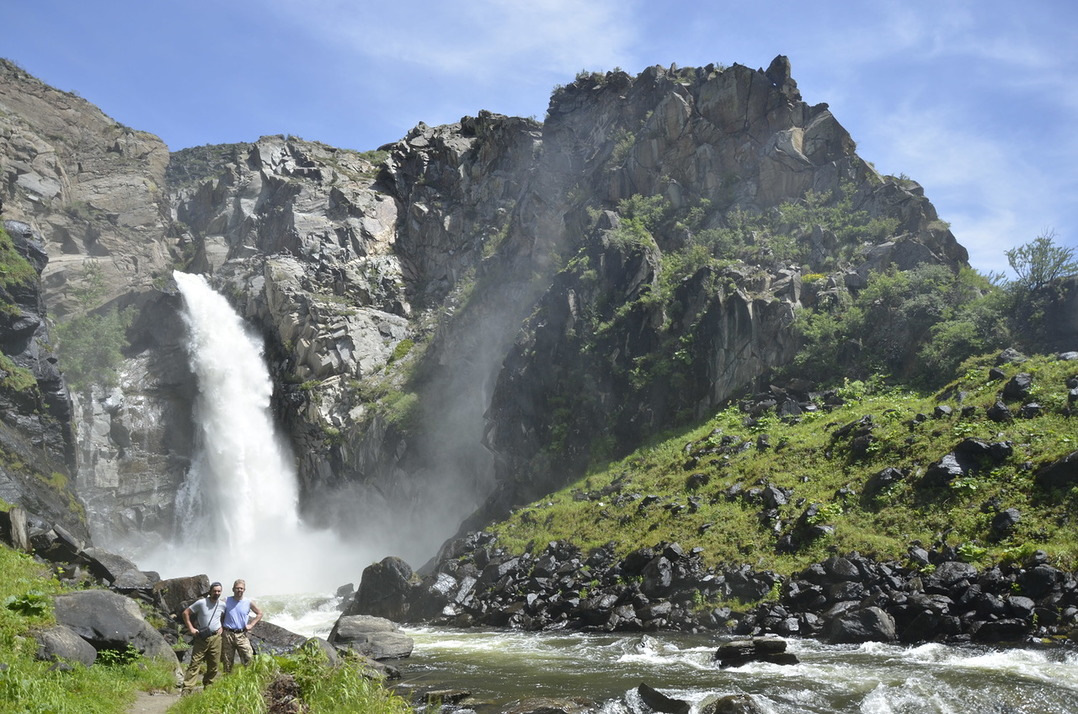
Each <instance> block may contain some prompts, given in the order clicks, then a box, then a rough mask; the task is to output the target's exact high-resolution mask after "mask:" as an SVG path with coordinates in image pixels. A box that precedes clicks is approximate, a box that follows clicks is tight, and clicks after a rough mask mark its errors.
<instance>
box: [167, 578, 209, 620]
mask: <svg viewBox="0 0 1078 714" xmlns="http://www.w3.org/2000/svg"><path fill="white" fill-rule="evenodd" d="M154 591H155V592H156V593H157V595H158V597H159V598H161V604H162V606H163V607H164V608H165V611H166V612H168V613H169V614H171V615H172V616H173V617H177V618H178V617H180V615H181V613H183V611H184V608H186V607H187V606H188V605H190V604H191V603H193V602H194V601H195V600H198V599H199V598H200V597H204V596H205V595H206V593H208V592H209V591H210V579H209V577H207V576H206V575H191V576H188V577H185V578H169V579H168V580H162V581H160V582H158V583H157V584H156V585H155V586H154Z"/></svg>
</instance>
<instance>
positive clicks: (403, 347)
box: [386, 339, 415, 365]
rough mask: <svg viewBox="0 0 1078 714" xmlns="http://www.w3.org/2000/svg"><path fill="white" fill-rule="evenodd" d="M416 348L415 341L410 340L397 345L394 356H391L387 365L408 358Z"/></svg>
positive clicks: (404, 340)
mask: <svg viewBox="0 0 1078 714" xmlns="http://www.w3.org/2000/svg"><path fill="white" fill-rule="evenodd" d="M413 347H415V341H414V340H410V339H403V340H401V341H400V342H398V343H397V346H396V347H394V348H393V354H391V355H389V359H388V360H386V364H387V365H390V364H393V363H394V362H397V361H399V360H402V359H404V358H405V357H407V356H408V353H409V352H411V351H412V348H413Z"/></svg>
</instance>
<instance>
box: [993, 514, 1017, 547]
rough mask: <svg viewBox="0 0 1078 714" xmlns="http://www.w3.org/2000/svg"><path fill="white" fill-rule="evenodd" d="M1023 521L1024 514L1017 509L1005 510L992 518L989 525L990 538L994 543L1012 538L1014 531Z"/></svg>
mask: <svg viewBox="0 0 1078 714" xmlns="http://www.w3.org/2000/svg"><path fill="white" fill-rule="evenodd" d="M1021 520H1022V514H1021V513H1020V512H1019V511H1018V509H1017V508H1005V509H1004V510H1002V511H1000V512H999V513H997V514H996V515H995V516H993V517H992V523H991V524H990V525H989V536H990V537H991V538H992V540H994V541H1001V540H1004V539H1005V538H1008V537H1010V535H1011V534H1012V533H1014V529H1015V528H1016V527H1017V526H1018V524H1019V522H1021Z"/></svg>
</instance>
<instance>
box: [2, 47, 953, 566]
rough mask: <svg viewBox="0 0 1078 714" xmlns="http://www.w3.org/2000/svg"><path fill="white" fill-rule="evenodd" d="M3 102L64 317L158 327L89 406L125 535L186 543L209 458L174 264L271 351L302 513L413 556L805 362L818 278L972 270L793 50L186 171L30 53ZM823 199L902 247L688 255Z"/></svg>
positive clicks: (838, 281)
mask: <svg viewBox="0 0 1078 714" xmlns="http://www.w3.org/2000/svg"><path fill="white" fill-rule="evenodd" d="M0 109H2V112H0V162H2V169H0V170H2V174H3V177H4V181H3V184H2V187H0V188H2V196H3V199H4V210H5V215H7V216H9V217H12V218H17V219H19V220H22V221H25V222H26V223H27V224H28V225H30V226H31V227H32V228H34V229H36V230H37V231H39V232H40V234H41V235H42V236H43V237H44V238H45V246H46V251H47V253H48V255H49V257H50V259H51V262H50V267H49V268H48V270H47V271H46V272H45V274H44V279H45V300H46V302H47V304H48V305H49V308H50V311H51V313H52V314H53V315H55V316H57V317H58V318H60V319H63V318H65V317H66V316H68V315H73V314H77V313H80V312H84V311H86V310H92V309H97V310H102V309H106V310H107V309H112V308H124V307H133V308H134V310H135V312H136V313H137V317H136V319H135V322H134V323H133V326H132V328H131V329H130V330H129V332H128V337H129V338H130V340H131V346H130V348H129V350H128V353H127V361H126V362H125V364H124V366H123V369H122V370H121V373H120V375H119V380H118V385H117V386H116V387H115V388H112V389H109V390H107V391H106V390H102V389H94V390H91V391H90V392H87V393H85V394H80V395H77V398H76V409H75V413H76V414H77V415H78V417H77V422H78V434H79V448H78V464H77V472H78V488H79V492H80V493H81V494H82V495H83V496H84V498H86V500H87V502H88V503H89V504H90V510H91V525H93V526H94V528H95V529H96V531H97V532H98V533H100V534H103V536H104V537H105V538H106V539H107V540H109V541H110V542H112V541H117V540H119V539H121V538H122V537H123V536H124V535H125V534H132V533H139V534H141V535H140V537H141V538H145V537H146V536H145V534H146V533H148V532H156V533H158V534H160V535H161V536H162V537H167V535H168V534H169V532H170V528H171V526H172V523H171V521H172V513H171V498H172V496H173V494H174V493H175V491H176V490H177V488H178V485H179V484H180V483H181V482H182V479H183V477H184V473H185V470H186V466H187V461H188V459H190V456H191V453H192V443H191V440H192V429H191V424H190V418H191V417H190V404H191V399H192V396H193V389H194V386H193V384H192V380H191V375H190V374H189V372H188V370H187V368H186V365H185V364H184V360H183V355H182V350H181V349H180V344H181V341H182V328H181V326H180V321H179V319H178V317H177V314H176V312H177V309H178V299H177V297H176V296H175V294H174V291H173V290H172V288H171V287H170V286H169V276H170V271H171V269H173V268H181V269H184V270H187V271H192V272H204V273H207V274H210V275H211V276H212V280H213V281H214V284H215V285H216V286H217V287H218V289H219V290H220V291H221V292H223V293H224V294H226V295H228V296H229V297H230V299H231V300H232V302H233V304H234V305H235V306H236V307H237V309H238V310H239V311H240V312H241V313H242V314H243V315H244V316H245V317H246V318H247V319H248V320H249V321H250V322H251V323H252V324H253V325H254V326H255V327H256V328H257V329H258V330H259V331H260V332H261V333H262V334H263V336H264V337H265V339H266V343H267V355H268V357H269V359H270V363H271V369H272V371H273V374H274V378H275V380H276V384H277V394H276V399H277V401H276V406H277V410H278V414H279V418H280V420H281V423H282V424H283V425H284V426H285V427H286V429H287V431H288V435H289V437H290V439H291V441H292V443H293V445H294V447H295V452H296V454H297V455H298V457H299V462H300V478H301V481H302V501H303V503H302V505H303V507H304V509H305V512H306V513H308V514H313V513H317V514H318V516H319V520H320V522H323V523H325V522H328V523H329V524H332V525H335V526H336V527H337V528H338V530H340V531H342V532H345V533H350V534H360V533H362V534H363V536H364V537H366V538H370V537H371V536H372V534H373V533H376V532H377V531H379V530H380V529H383V528H389V527H392V528H393V529H394V530H395V532H396V533H400V532H404V531H412V532H414V533H416V534H418V535H417V541H418V542H416V543H415V544H413V545H412V546H411V548H410V549H409V547H408V546H407V545H405V546H401V545H400V543H399V540H398V539H394V542H395V544H396V545H395V551H396V552H399V553H400V554H402V555H404V556H406V557H409V558H412V559H414V558H417V557H421V556H422V554H423V553H426V554H427V555H429V554H430V553H431V552H433V550H434V548H436V546H437V545H438V544H439V543H440V541H441V540H442V539H444V538H445V537H446V536H448V535H450V534H451V533H452V532H453V530H454V529H455V528H456V526H457V524H459V522H460V521H461V520H462V519H463V518H465V517H466V516H468V514H469V513H471V512H472V511H473V510H474V509H475V508H476V506H477V504H479V503H480V502H482V501H483V499H484V498H487V497H488V496H490V494H491V493H492V491H494V490H495V488H496V487H497V492H496V494H495V496H494V497H493V498H491V499H490V500H489V502H488V504H487V508H486V509H485V510H484V511H482V512H481V513H480V514H479V516H477V519H476V520H478V521H481V520H482V519H484V518H488V517H491V516H492V515H495V514H497V513H499V512H502V511H504V509H505V508H508V507H511V506H512V505H513V504H515V503H518V502H520V501H521V500H524V499H528V498H531V497H533V496H534V495H537V494H539V493H542V492H543V491H544V490H545V489H549V488H551V487H553V486H555V485H557V484H559V483H561V482H563V480H564V479H566V478H569V477H571V476H572V475H573V474H574V473H576V472H577V471H578V470H579V469H580V468H581V466H582V465H583V464H585V463H586V462H587V460H588V459H589V458H592V456H593V455H594V454H596V453H616V452H620V451H624V450H625V449H628V448H631V447H632V446H633V444H635V443H638V441H639V440H640V439H641V438H642V437H644V436H646V435H647V434H649V433H651V432H653V431H654V430H655V429H656V428H658V427H660V426H661V425H665V424H670V423H673V422H676V421H677V420H680V419H687V418H692V417H693V416H696V415H699V414H702V413H705V412H706V411H707V410H708V409H710V408H712V407H714V406H715V405H717V404H719V403H720V402H722V401H724V400H726V399H728V398H729V397H731V396H733V395H734V394H736V393H737V392H738V391H740V390H743V389H746V388H748V387H749V386H750V385H751V384H752V382H753V381H754V380H756V379H757V378H759V377H761V376H762V375H765V374H766V373H767V372H768V370H770V369H772V368H774V367H776V366H780V365H782V364H784V363H785V362H787V361H788V360H789V359H790V358H791V356H792V354H793V353H794V351H795V349H796V347H797V345H796V344H795V343H794V341H793V339H792V336H791V333H790V331H789V330H788V327H789V323H790V320H791V317H792V315H793V313H794V311H796V310H797V309H799V308H800V307H801V306H802V304H803V303H802V299H803V295H802V285H801V275H802V273H803V272H804V271H805V270H806V269H808V270H813V271H818V272H820V273H826V274H827V276H828V278H829V281H827V282H826V284H827V285H829V286H832V287H834V286H841V285H842V283H843V282H844V281H845V282H847V283H850V284H855V283H856V282H857V281H858V280H860V281H862V282H863V280H864V277H865V275H866V274H867V272H868V271H869V270H870V269H874V268H879V267H883V266H885V265H888V264H896V265H897V266H898V267H900V268H908V267H912V266H914V265H916V264H918V263H920V262H925V261H928V262H934V263H942V264H945V265H948V266H951V267H957V266H959V265H962V264H964V263H965V260H966V254H965V251H964V249H962V248H961V246H959V245H958V244H957V243H956V242H955V240H954V237H953V236H952V235H951V234H950V232H949V231H948V230H947V229H946V227H945V226H944V224H942V223H940V222H939V221H938V220H937V216H936V213H935V210H934V209H933V207H932V205H931V203H930V202H929V201H928V200H927V199H926V198H925V197H924V196H923V195H922V192H921V191H920V188H919V187H918V186H917V185H916V184H915V183H913V182H910V181H906V180H898V179H894V178H890V177H881V176H879V175H877V174H876V172H875V171H874V170H873V169H872V168H871V167H870V166H869V165H868V164H867V163H866V162H864V161H863V160H862V159H861V158H859V157H858V156H857V154H856V153H855V147H854V142H853V141H852V139H851V138H850V136H849V134H848V133H847V132H846V131H845V130H844V129H843V128H842V126H841V125H840V124H839V123H838V121H837V120H836V119H835V117H834V116H832V114H831V113H830V111H829V110H828V108H827V106H826V105H824V104H818V105H814V106H810V105H808V104H806V103H804V102H802V101H801V97H800V94H799V92H798V90H797V85H796V83H795V82H794V81H793V79H792V78H791V75H790V67H789V62H788V61H787V60H786V59H785V58H783V57H779V58H776V60H775V61H774V62H773V63H772V64H771V66H770V67H769V68H768V69H767V70H752V69H750V68H747V67H743V66H739V65H734V66H733V67H729V68H721V67H717V66H708V67H704V68H698V69H693V68H690V69H676V68H673V67H671V68H669V69H665V68H662V67H652V68H650V69H648V70H646V71H644V72H643V73H642V74H641V75H639V76H638V77H631V76H629V75H628V74H626V73H624V72H620V71H618V72H611V73H608V74H606V75H600V74H593V75H582V76H580V77H578V78H577V80H576V81H575V82H574V83H572V84H570V85H569V86H566V87H561V88H558V89H557V90H556V91H555V93H554V95H553V97H552V99H551V104H550V108H549V112H548V116H547V117H546V120H545V121H544V122H543V123H542V124H540V123H538V122H535V121H532V120H527V119H519V118H510V117H504V116H500V115H497V114H492V113H489V112H480V113H479V115H478V116H476V117H465V118H463V119H462V120H461V121H460V122H458V123H456V124H451V125H447V126H442V127H428V126H426V125H423V124H420V125H419V126H417V127H416V128H415V129H414V130H412V131H411V132H410V133H409V134H408V135H407V136H406V137H404V138H403V139H401V140H400V141H399V142H396V143H394V144H391V145H388V146H385V147H382V148H381V149H380V150H378V151H376V152H366V153H360V152H355V151H350V150H345V149H336V148H333V147H328V146H324V145H321V144H318V143H315V142H310V141H304V140H301V139H298V138H294V137H283V136H277V137H263V138H261V139H259V140H258V141H256V142H253V143H249V144H236V145H228V146H207V147H198V148H192V149H185V150H183V151H178V152H176V153H174V154H172V155H171V156H170V155H168V154H167V151H166V149H165V147H164V146H163V144H161V143H160V141H159V140H157V139H156V138H155V137H152V136H150V135H147V134H145V133H142V132H136V131H133V130H130V129H128V128H126V127H122V126H120V125H118V124H116V123H115V122H112V121H111V120H109V119H108V117H106V116H105V115H103V114H102V113H101V112H100V111H99V110H97V109H96V108H94V107H92V106H91V105H89V104H88V103H86V102H84V101H82V100H81V99H79V98H78V97H75V96H73V95H70V94H66V93H63V92H59V91H57V90H54V89H51V88H49V87H46V86H45V85H43V84H42V83H40V82H38V81H37V80H35V79H33V78H32V77H29V76H27V75H26V74H25V73H23V72H21V71H20V70H19V69H18V68H16V67H14V66H13V65H11V64H9V63H6V62H3V63H0ZM806 195H808V196H813V197H816V198H814V199H813V200H816V201H818V202H821V203H822V204H827V202H828V201H830V202H831V203H834V202H837V201H839V200H840V198H839V197H840V196H841V197H842V199H841V200H844V201H847V202H848V204H843V205H848V206H849V210H850V211H852V212H856V213H857V215H863V216H864V217H865V220H866V221H867V220H870V219H871V220H876V219H878V220H880V221H883V222H884V224H885V225H886V227H887V230H886V231H883V232H880V233H879V234H876V235H874V236H873V238H872V239H871V240H870V241H869V244H868V245H865V244H863V243H862V242H860V240H854V241H852V242H851V240H850V239H849V238H848V237H845V236H843V235H839V234H837V233H835V232H833V231H831V230H829V229H828V228H826V227H822V226H820V225H815V224H814V225H804V226H801V225H798V226H786V227H785V228H784V229H783V230H784V231H785V232H787V233H791V234H793V235H794V237H795V240H794V242H795V243H796V246H794V248H793V249H790V250H787V251H786V252H782V251H781V250H778V246H775V245H770V244H768V242H767V241H766V240H764V239H763V238H762V237H761V236H759V235H756V234H755V233H753V232H752V231H751V230H750V231H748V232H745V233H744V234H738V235H739V236H740V237H738V238H737V240H740V241H741V243H737V241H734V243H731V244H730V245H731V246H733V248H736V249H737V252H736V254H735V253H730V254H729V255H728V256H726V257H729V258H730V260H728V261H726V262H725V263H724V264H722V265H716V264H715V263H714V262H712V261H702V262H699V263H698V264H692V263H691V261H689V260H688V259H686V258H685V256H686V255H689V254H691V252H692V251H691V249H694V246H697V248H700V247H701V246H705V245H706V246H708V247H709V249H710V250H712V251H718V250H719V247H721V245H725V244H723V243H722V242H721V241H722V240H726V241H728V242H729V240H733V239H730V238H729V235H728V233H729V232H730V231H735V228H736V226H737V225H740V223H739V222H742V223H743V222H744V221H746V220H748V219H747V218H746V217H760V220H763V219H767V220H775V216H776V215H778V214H777V213H776V211H777V209H778V207H780V206H782V205H784V204H787V203H790V202H797V201H799V200H802V198H803V197H805V196H806ZM640 197H642V198H640ZM634 202H635V203H634ZM634 205H635V206H637V207H640V206H645V205H646V206H650V207H651V208H652V209H654V211H655V212H656V213H657V214H661V216H660V218H658V219H656V220H655V221H652V222H650V223H649V222H648V221H646V220H645V219H644V217H642V214H639V212H638V213H637V214H634V209H633V208H632V206H634ZM828 205H830V204H828ZM724 231H726V233H724ZM735 232H736V231H735ZM716 236H718V238H716ZM724 236H725V237H724ZM720 238H721V240H720ZM705 239H706V240H705ZM707 241H711V242H710V243H708V242H707ZM716 241H719V242H716ZM735 244H736V245H735ZM733 248H731V250H733ZM697 255H698V254H697ZM698 257H699V256H698ZM686 265H689V266H690V267H693V266H694V265H695V267H694V268H693V269H692V270H686V269H685V266H686ZM678 266H681V267H678ZM678 270H684V273H678V272H677V271H678ZM671 275H676V276H677V280H676V281H675V280H674V279H673V278H671ZM820 284H821V285H822V284H825V283H820ZM834 289H841V288H840V287H835V288H834ZM809 292H810V293H811V297H812V298H813V299H816V298H817V295H818V293H819V292H820V290H819V289H817V288H813V290H812V291H806V294H808V293H809ZM522 326H523V329H521V328H522ZM480 444H484V445H485V447H486V448H483V447H482V446H480ZM117 516H118V517H117Z"/></svg>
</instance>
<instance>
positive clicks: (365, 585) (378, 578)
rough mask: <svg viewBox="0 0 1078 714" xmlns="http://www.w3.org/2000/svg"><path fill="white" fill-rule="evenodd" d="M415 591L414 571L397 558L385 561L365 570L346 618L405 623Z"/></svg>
mask: <svg viewBox="0 0 1078 714" xmlns="http://www.w3.org/2000/svg"><path fill="white" fill-rule="evenodd" d="M412 587H413V585H412V568H411V567H410V566H409V565H408V563H406V562H404V561H403V560H401V559H400V558H397V557H394V556H390V557H387V558H383V559H382V560H381V561H379V562H377V563H372V564H371V565H368V566H367V567H366V568H364V569H363V577H362V580H361V581H360V584H359V589H358V590H356V595H355V598H354V599H353V600H352V604H351V606H350V607H349V608H348V610H346V611H345V614H347V615H373V616H376V617H384V618H386V619H389V620H399V619H402V618H403V617H404V616H405V613H406V612H407V607H408V605H407V602H408V596H409V594H410V593H411V590H412Z"/></svg>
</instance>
